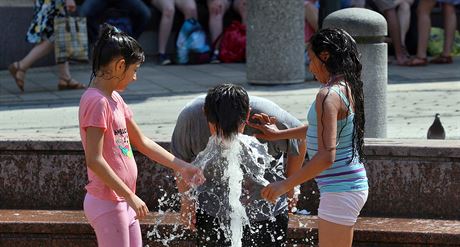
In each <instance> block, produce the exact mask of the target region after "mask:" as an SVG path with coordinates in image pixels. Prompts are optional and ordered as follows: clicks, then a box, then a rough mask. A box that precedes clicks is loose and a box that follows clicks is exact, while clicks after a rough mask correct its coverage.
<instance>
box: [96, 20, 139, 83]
mask: <svg viewBox="0 0 460 247" xmlns="http://www.w3.org/2000/svg"><path fill="white" fill-rule="evenodd" d="M117 57H121V58H123V59H124V60H125V62H126V67H125V70H126V69H128V67H129V66H130V65H132V64H136V63H143V62H144V60H145V56H144V51H143V50H142V47H141V46H140V45H139V43H138V42H137V41H136V40H135V39H134V38H133V37H131V36H129V35H128V34H126V33H124V32H122V31H120V30H119V29H118V28H116V27H114V26H112V25H110V24H107V23H104V24H103V25H102V26H101V29H100V30H99V38H98V39H97V41H96V43H95V45H94V48H93V54H92V58H93V61H92V62H93V67H92V73H91V79H90V83H91V81H92V80H93V78H94V77H96V76H102V75H104V72H103V71H102V68H103V67H105V66H106V65H108V64H109V63H110V62H111V61H112V60H113V59H115V58H117Z"/></svg>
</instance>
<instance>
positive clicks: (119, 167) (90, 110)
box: [78, 88, 137, 201]
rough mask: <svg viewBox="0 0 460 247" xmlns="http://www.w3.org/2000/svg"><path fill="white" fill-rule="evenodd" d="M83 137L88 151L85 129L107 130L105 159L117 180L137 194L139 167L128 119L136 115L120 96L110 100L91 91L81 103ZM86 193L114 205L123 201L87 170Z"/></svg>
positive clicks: (105, 134) (80, 120)
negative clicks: (112, 202)
mask: <svg viewBox="0 0 460 247" xmlns="http://www.w3.org/2000/svg"><path fill="white" fill-rule="evenodd" d="M78 115H79V122H80V137H81V142H82V144H83V148H84V149H85V150H86V128H87V127H97V128H101V129H104V143H103V150H102V155H103V157H104V159H105V160H106V161H107V163H108V164H109V165H110V167H111V168H112V170H113V171H114V172H115V173H116V174H117V176H118V177H119V178H120V179H121V180H122V181H123V182H124V183H125V184H126V185H127V186H128V187H129V188H130V189H131V190H132V191H133V192H135V191H136V179H137V165H136V161H135V160H134V157H133V152H132V149H131V145H130V143H129V136H128V130H127V128H126V119H131V118H132V116H133V114H132V112H131V110H130V109H129V108H128V106H127V105H126V103H125V102H124V101H123V99H122V98H121V96H120V94H118V93H117V92H115V91H114V92H113V93H112V97H111V98H108V97H106V96H104V95H103V94H102V92H101V91H100V90H99V89H96V88H88V89H87V90H86V92H85V93H83V95H82V97H81V100H80V109H79V113H78ZM88 180H89V183H88V184H87V185H86V187H85V188H86V190H87V191H88V193H90V194H91V195H93V196H95V197H97V198H100V199H104V200H111V201H124V198H122V197H120V196H118V195H117V194H116V193H115V191H113V190H112V189H110V188H109V187H108V186H107V185H105V184H104V182H102V180H100V179H99V177H97V176H96V174H94V172H93V171H91V169H89V168H88Z"/></svg>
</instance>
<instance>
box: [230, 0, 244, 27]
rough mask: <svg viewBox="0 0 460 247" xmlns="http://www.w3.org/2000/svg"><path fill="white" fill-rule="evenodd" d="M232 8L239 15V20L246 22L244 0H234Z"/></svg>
mask: <svg viewBox="0 0 460 247" xmlns="http://www.w3.org/2000/svg"><path fill="white" fill-rule="evenodd" d="M233 9H235V11H236V12H238V14H239V15H240V16H241V22H242V23H243V24H246V17H247V13H246V9H247V8H246V0H234V1H233Z"/></svg>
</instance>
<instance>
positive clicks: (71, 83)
mask: <svg viewBox="0 0 460 247" xmlns="http://www.w3.org/2000/svg"><path fill="white" fill-rule="evenodd" d="M59 80H61V81H64V82H66V83H65V84H62V83H58V89H59V90H72V89H85V88H86V86H85V85H84V84H82V83H79V82H77V81H75V80H74V79H73V78H72V77H70V78H69V79H65V78H62V77H61V78H59Z"/></svg>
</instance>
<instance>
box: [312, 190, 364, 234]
mask: <svg viewBox="0 0 460 247" xmlns="http://www.w3.org/2000/svg"><path fill="white" fill-rule="evenodd" d="M368 195H369V191H368V190H363V191H347V192H325V193H321V196H320V199H319V200H320V201H319V208H318V217H319V218H321V219H323V220H326V221H329V222H332V223H335V224H339V225H345V226H353V225H354V224H355V223H356V220H357V219H358V216H359V213H360V212H361V209H362V208H363V206H364V204H365V203H366V201H367V196H368Z"/></svg>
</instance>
